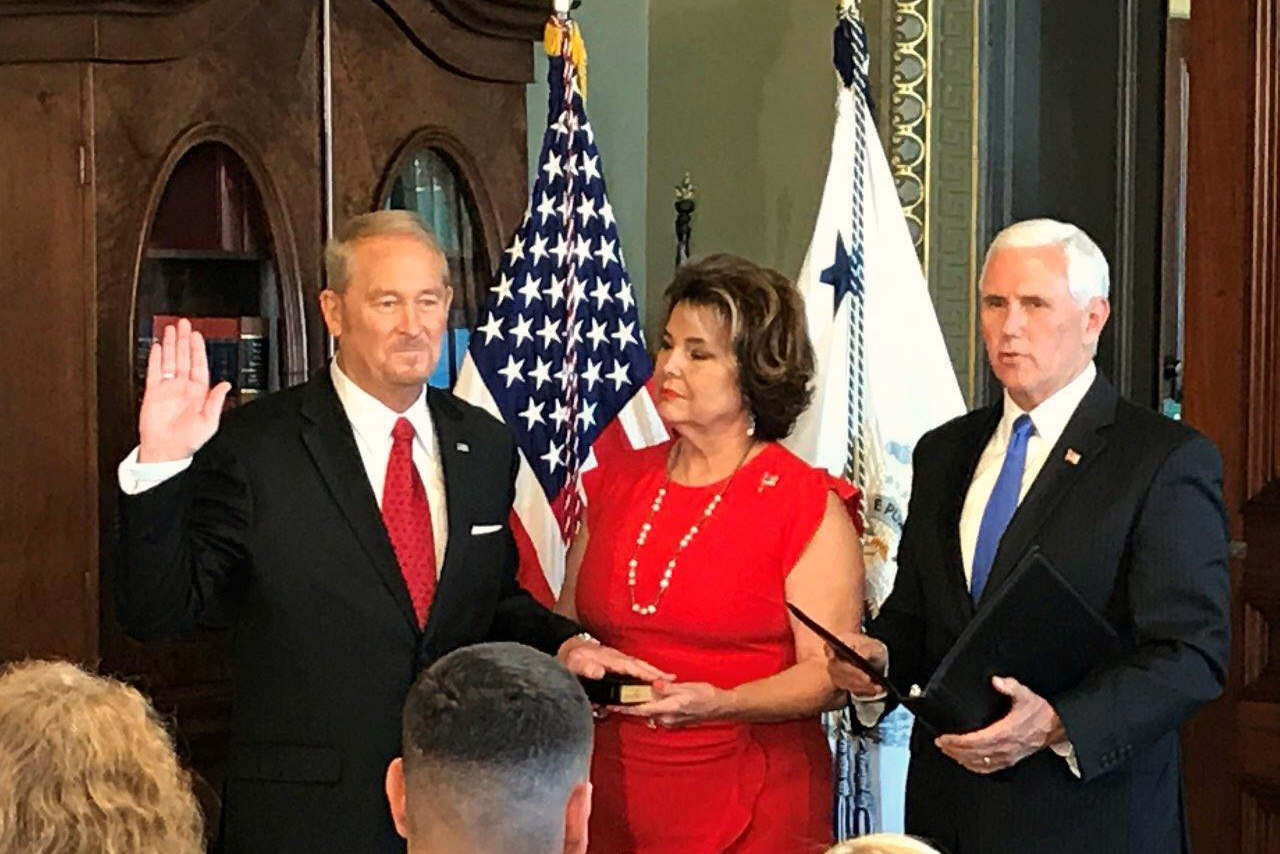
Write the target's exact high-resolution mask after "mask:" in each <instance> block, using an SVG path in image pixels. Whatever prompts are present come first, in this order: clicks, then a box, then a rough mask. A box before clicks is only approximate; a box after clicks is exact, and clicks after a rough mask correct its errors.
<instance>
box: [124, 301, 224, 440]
mask: <svg viewBox="0 0 1280 854" xmlns="http://www.w3.org/2000/svg"><path fill="white" fill-rule="evenodd" d="M230 391H231V383H228V382H220V383H218V384H217V385H216V386H214V387H213V388H212V389H211V388H209V360H208V358H207V357H206V356H205V351H204V336H203V335H201V334H200V333H199V332H193V331H191V322H190V321H188V320H187V319H185V318H183V319H182V320H179V321H178V325H177V328H176V329H175V328H174V327H173V326H167V327H165V330H164V334H163V336H161V339H160V340H158V341H156V342H155V343H153V344H152V345H151V353H150V355H149V356H148V357H147V384H146V389H145V391H144V392H143V394H142V411H141V412H140V413H139V415H138V438H139V448H138V462H140V463H161V462H169V461H171V460H181V459H186V458H187V457H190V456H192V455H193V454H194V453H195V452H196V451H197V450H199V449H200V447H201V446H202V445H204V443H205V442H207V441H209V439H211V438H212V437H213V434H214V433H216V432H217V431H218V422H219V420H220V419H221V418H222V404H223V401H225V400H226V399H227V394H228V393H229V392H230Z"/></svg>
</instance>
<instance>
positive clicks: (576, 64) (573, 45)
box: [542, 15, 587, 101]
mask: <svg viewBox="0 0 1280 854" xmlns="http://www.w3.org/2000/svg"><path fill="white" fill-rule="evenodd" d="M566 32H568V34H569V55H568V56H567V57H566V56H564V47H563V46H564V36H565V33H566ZM542 46H543V47H545V48H546V50H547V56H561V57H564V58H565V60H566V61H567V62H569V63H570V64H571V65H572V66H573V72H574V74H576V75H577V77H578V89H579V90H580V91H581V92H582V100H584V101H585V100H586V99H587V43H586V42H584V41H583V40H582V29H581V28H580V27H579V26H578V22H577V21H571V20H569V19H568V18H563V19H562V18H561V17H560V16H558V15H552V16H551V18H550V20H548V21H547V26H546V29H544V30H543V32H542Z"/></svg>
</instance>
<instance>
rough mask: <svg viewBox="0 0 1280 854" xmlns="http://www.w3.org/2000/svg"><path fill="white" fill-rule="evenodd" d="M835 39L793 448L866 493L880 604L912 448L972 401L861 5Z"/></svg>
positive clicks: (893, 564)
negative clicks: (832, 116)
mask: <svg viewBox="0 0 1280 854" xmlns="http://www.w3.org/2000/svg"><path fill="white" fill-rule="evenodd" d="M835 44H836V51H835V53H836V69H837V72H838V83H839V94H838V96H837V99H836V125H835V134H834V138H833V139H832V143H831V166H830V171H829V172H828V174H827V182H826V187H825V189H824V190H823V193H822V205H821V207H820V208H819V212H818V222H817V225H816V226H815V227H814V232H813V240H812V242H811V243H810V244H809V252H808V254H807V255H806V256H805V261H804V265H803V266H802V267H801V268H800V275H799V278H798V279H797V281H796V284H797V286H798V287H799V288H800V291H801V293H803V294H804V297H805V304H806V311H807V313H808V323H809V335H810V337H811V339H812V340H813V346H814V351H815V353H816V355H817V363H818V365H817V367H818V375H817V387H816V389H815V393H814V399H813V403H812V404H811V405H810V407H809V409H808V410H807V411H806V412H805V414H804V415H803V416H802V417H801V419H800V422H799V423H798V424H797V425H796V430H795V432H794V433H792V435H791V437H790V439H788V441H787V445H788V446H789V447H790V448H791V449H792V450H793V451H795V452H796V453H797V454H798V455H800V456H801V457H803V458H805V459H806V460H808V461H809V462H810V463H812V464H814V465H817V466H821V467H822V468H825V469H827V470H828V471H830V472H831V473H833V474H837V475H844V476H845V477H847V478H849V479H850V480H852V481H853V482H854V483H855V484H856V485H857V486H858V487H859V488H860V489H861V490H862V494H863V515H864V518H865V522H866V535H865V536H864V537H863V545H864V548H865V554H866V562H867V598H868V600H869V601H870V603H871V608H872V610H873V611H876V610H878V609H879V607H880V605H881V604H882V603H883V602H884V600H885V598H886V597H887V596H888V595H889V591H890V590H891V589H892V588H893V580H894V576H895V574H896V571H897V554H898V538H899V536H900V535H901V533H902V523H903V520H904V519H905V517H906V512H907V498H908V496H909V495H910V494H911V452H912V450H913V449H914V448H915V444H916V441H917V440H918V439H919V438H920V436H921V434H922V433H924V432H925V431H926V430H930V429H932V428H933V427H937V426H938V425H939V424H942V423H943V422H944V421H947V420H949V419H950V418H953V417H955V416H957V415H960V414H961V413H963V412H964V411H965V405H964V398H963V397H962V396H961V394H960V386H959V384H958V383H957V382H956V376H955V372H954V371H953V369H952V367H951V361H950V359H949V357H948V355H947V349H946V344H945V342H944V341H943V338H942V330H941V329H940V327H939V326H938V318H937V315H936V314H935V313H934V309H933V303H932V301H931V300H930V298H929V291H928V288H927V287H926V285H925V280H924V275H923V273H922V272H921V269H920V261H919V258H918V257H917V256H916V251H915V247H914V245H913V243H912V240H911V234H910V232H909V231H908V230H907V223H906V219H905V217H904V216H903V214H902V208H901V206H900V204H899V201H898V195H897V190H896V188H895V186H894V181H893V176H892V174H891V173H890V171H889V163H888V161H887V159H886V158H885V153H884V150H883V149H882V148H881V146H880V140H879V137H878V136H876V132H875V127H874V125H873V122H872V117H871V110H870V107H869V98H868V88H867V76H866V74H867V53H866V36H865V34H864V32H863V30H862V24H861V23H860V22H859V21H858V20H857V17H856V15H855V14H854V12H853V11H852V10H846V11H843V12H841V13H840V19H839V21H838V23H837V26H836V34H835Z"/></svg>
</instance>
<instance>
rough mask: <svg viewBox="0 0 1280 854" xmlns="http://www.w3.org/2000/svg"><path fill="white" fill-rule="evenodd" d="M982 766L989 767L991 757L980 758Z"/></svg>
mask: <svg viewBox="0 0 1280 854" xmlns="http://www.w3.org/2000/svg"><path fill="white" fill-rule="evenodd" d="M982 764H983V765H990V764H991V757H990V756H984V757H982Z"/></svg>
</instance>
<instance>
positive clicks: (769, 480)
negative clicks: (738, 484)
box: [756, 472, 778, 492]
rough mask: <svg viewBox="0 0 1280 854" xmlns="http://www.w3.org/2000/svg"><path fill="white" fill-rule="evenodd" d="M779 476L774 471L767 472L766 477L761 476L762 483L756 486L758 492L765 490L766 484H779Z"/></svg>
mask: <svg viewBox="0 0 1280 854" xmlns="http://www.w3.org/2000/svg"><path fill="white" fill-rule="evenodd" d="M777 485H778V476H777V475H776V474H773V473H772V472H765V473H764V477H762V478H760V485H759V486H757V487H756V492H764V488H765V487H766V486H777Z"/></svg>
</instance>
